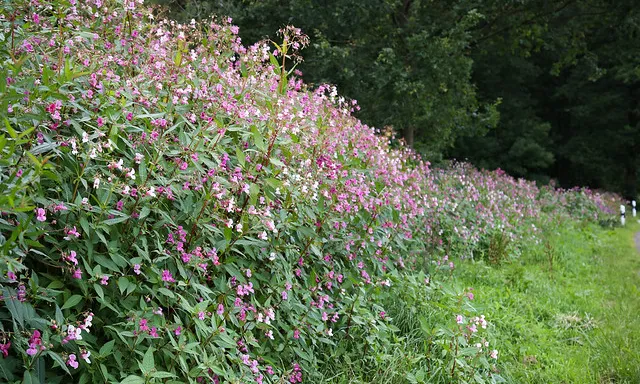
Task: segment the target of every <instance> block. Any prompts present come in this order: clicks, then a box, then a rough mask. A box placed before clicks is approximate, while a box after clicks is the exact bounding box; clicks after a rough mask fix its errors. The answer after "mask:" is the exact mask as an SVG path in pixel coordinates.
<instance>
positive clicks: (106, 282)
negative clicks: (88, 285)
mask: <svg viewBox="0 0 640 384" xmlns="http://www.w3.org/2000/svg"><path fill="white" fill-rule="evenodd" d="M100 284H102V285H109V276H107V275H104V276H102V279H101V280H100Z"/></svg>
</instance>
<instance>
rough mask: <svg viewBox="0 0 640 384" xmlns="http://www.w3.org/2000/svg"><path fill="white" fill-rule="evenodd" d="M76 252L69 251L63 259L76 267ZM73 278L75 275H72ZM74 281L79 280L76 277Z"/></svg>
mask: <svg viewBox="0 0 640 384" xmlns="http://www.w3.org/2000/svg"><path fill="white" fill-rule="evenodd" d="M76 256H77V254H76V251H69V255H68V256H67V257H65V259H66V260H67V261H70V262H72V263H73V265H78V259H76ZM74 277H75V274H74ZM76 279H79V277H76Z"/></svg>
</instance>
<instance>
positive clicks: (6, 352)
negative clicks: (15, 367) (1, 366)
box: [0, 341, 11, 357]
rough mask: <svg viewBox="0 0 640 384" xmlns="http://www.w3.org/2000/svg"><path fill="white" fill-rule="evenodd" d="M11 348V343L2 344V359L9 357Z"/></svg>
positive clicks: (0, 346)
mask: <svg viewBox="0 0 640 384" xmlns="http://www.w3.org/2000/svg"><path fill="white" fill-rule="evenodd" d="M9 348H11V342H10V341H7V342H6V343H4V344H0V352H2V357H7V356H9Z"/></svg>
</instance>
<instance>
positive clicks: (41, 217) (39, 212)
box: [36, 208, 47, 221]
mask: <svg viewBox="0 0 640 384" xmlns="http://www.w3.org/2000/svg"><path fill="white" fill-rule="evenodd" d="M46 214H47V211H45V210H44V209H43V208H36V220H38V221H46V220H47V215H46Z"/></svg>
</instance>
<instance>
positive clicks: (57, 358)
mask: <svg viewBox="0 0 640 384" xmlns="http://www.w3.org/2000/svg"><path fill="white" fill-rule="evenodd" d="M45 354H46V355H49V356H50V357H51V358H52V359H53V361H55V362H56V363H58V364H59V365H60V368H62V369H64V371H65V372H67V373H68V374H69V375H70V374H71V372H69V368H67V364H65V362H64V360H62V357H60V355H58V354H57V353H54V352H51V351H46V352H45Z"/></svg>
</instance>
